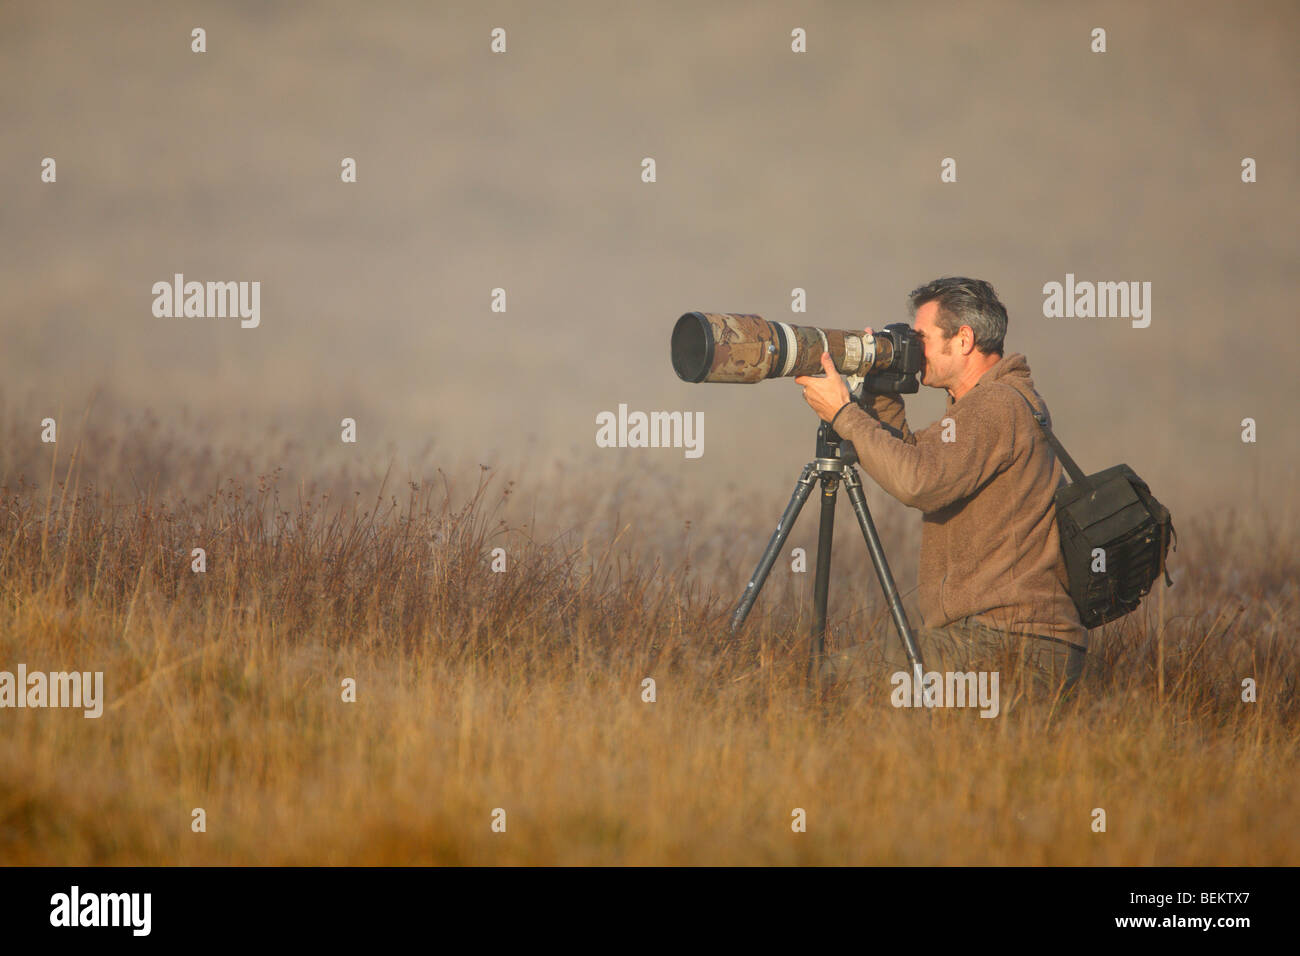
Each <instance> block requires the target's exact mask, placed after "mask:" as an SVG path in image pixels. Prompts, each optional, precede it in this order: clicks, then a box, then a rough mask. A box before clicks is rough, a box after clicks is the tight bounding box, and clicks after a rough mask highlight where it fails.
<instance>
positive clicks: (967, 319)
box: [907, 276, 1007, 355]
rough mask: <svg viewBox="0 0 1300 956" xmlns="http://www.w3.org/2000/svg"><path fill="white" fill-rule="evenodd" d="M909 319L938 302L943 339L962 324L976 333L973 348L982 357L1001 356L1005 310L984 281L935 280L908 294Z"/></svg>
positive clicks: (961, 278)
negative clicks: (926, 305)
mask: <svg viewBox="0 0 1300 956" xmlns="http://www.w3.org/2000/svg"><path fill="white" fill-rule="evenodd" d="M907 298H908V305H909V307H910V310H911V315H912V318H916V310H917V309H919V308H920V307H921V306H923V305H925V304H926V303H927V302H938V303H939V313H938V315H937V316H936V318H935V324H936V325H938V326H939V328H941V329H943V335H944V338H945V339H950V338H952V337H953V336H954V335H956V334H957V330H958V329H960V328H961V327H962V326H963V325H969V326H970V327H971V331H972V332H974V333H975V347H976V348H977V349H979V350H980V351H981V352H983V353H984V354H985V355H992V354H994V353H997V354H998V355H1001V354H1002V340H1003V339H1004V338H1006V335H1007V310H1006V307H1005V306H1004V305H1003V304H1002V303H1001V302H999V301H998V294H997V293H996V292H994V291H993V286H991V285H989V284H988V283H987V282H985V281H984V280H983V279H967V278H966V277H965V276H948V277H947V278H946V279H935V280H934V281H933V282H927V283H926V284H925V285H923V286H919V287H918V288H915V289H913V290H912V291H911V292H909V293H908V296H907Z"/></svg>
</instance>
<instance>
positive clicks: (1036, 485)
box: [795, 277, 1088, 695]
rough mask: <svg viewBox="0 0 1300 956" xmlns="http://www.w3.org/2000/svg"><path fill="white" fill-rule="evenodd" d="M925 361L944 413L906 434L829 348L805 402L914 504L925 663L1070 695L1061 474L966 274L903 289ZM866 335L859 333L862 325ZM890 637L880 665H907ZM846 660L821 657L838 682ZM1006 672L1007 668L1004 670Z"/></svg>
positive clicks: (898, 403)
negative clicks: (847, 375)
mask: <svg viewBox="0 0 1300 956" xmlns="http://www.w3.org/2000/svg"><path fill="white" fill-rule="evenodd" d="M909 298H910V305H911V313H912V315H913V317H914V320H915V324H914V329H915V331H916V333H917V335H918V336H920V337H921V339H922V343H923V348H924V353H925V362H924V368H923V371H922V373H921V384H923V385H928V386H929V387H931V388H942V389H944V390H946V391H947V393H948V403H947V408H946V410H945V412H944V415H943V417H942V418H941V419H940V420H939V421H938V422H935V423H934V424H933V425H930V426H929V427H928V428H925V429H923V430H922V431H919V432H913V431H912V430H911V429H910V428H908V425H907V421H906V419H905V417H904V409H903V403H902V400H901V399H900V398H899V397H898V396H897V395H892V394H888V395H875V396H874V398H873V401H872V404H871V407H870V410H869V411H864V410H863V409H862V408H861V407H860V406H859V405H857V404H856V403H855V402H853V401H851V400H850V397H849V391H848V387H847V385H846V383H845V381H844V380H843V379H842V378H841V377H840V375H839V374H838V372H836V370H835V367H834V365H833V364H832V363H831V360H830V358H829V356H827V355H823V356H822V365H823V367H824V368H825V369H826V374H825V376H817V377H812V376H800V377H798V378H796V379H795V382H796V383H797V384H798V385H800V386H802V387H803V393H804V398H805V399H806V400H807V402H808V404H809V406H811V407H812V409H813V411H815V412H816V413H817V415H818V416H819V417H820V418H821V419H822V420H823V421H828V422H831V423H832V424H833V426H834V428H835V431H836V432H838V433H839V435H840V436H841V437H842V438H844V439H845V440H847V441H851V442H852V443H853V445H854V447H855V449H856V450H857V453H858V458H859V461H860V464H861V467H862V468H863V469H864V470H865V471H866V472H867V473H868V474H869V475H870V476H871V477H872V478H873V479H874V480H875V481H876V483H877V484H879V485H880V487H881V488H883V489H884V490H885V491H887V492H888V493H889V494H890V495H892V496H893V497H895V498H897V499H898V500H899V501H901V502H903V504H905V505H907V506H909V507H912V508H917V509H919V510H920V511H921V512H922V531H921V555H920V571H919V576H918V577H919V586H918V602H919V605H920V610H921V617H922V621H923V623H924V625H925V626H924V627H922V628H920V629H918V631H917V634H916V638H917V643H918V646H919V648H920V651H921V654H922V657H923V659H924V661H925V666H926V669H927V670H940V671H942V670H951V671H966V670H981V669H983V670H990V671H1001V672H1002V673H1003V678H1004V680H1006V679H1007V678H1015V677H1016V676H1017V675H1018V676H1020V677H1021V678H1022V679H1023V678H1028V679H1029V680H1028V681H1026V682H1024V686H1025V687H1026V689H1027V688H1028V687H1029V686H1031V685H1032V686H1033V687H1034V688H1035V689H1036V692H1037V693H1043V692H1046V693H1048V694H1049V695H1050V694H1055V693H1056V692H1057V691H1058V690H1060V691H1068V690H1069V689H1071V688H1072V687H1073V685H1074V683H1075V682H1076V681H1077V680H1078V677H1079V674H1080V672H1081V671H1082V669H1083V663H1084V657H1085V654H1086V651H1087V646H1088V632H1087V630H1085V629H1084V627H1083V625H1082V624H1081V623H1080V621H1079V616H1078V612H1077V611H1076V610H1075V607H1074V603H1073V602H1072V601H1071V599H1070V596H1069V594H1068V592H1067V589H1066V588H1067V577H1066V573H1065V564H1064V561H1063V559H1062V557H1061V550H1060V543H1059V537H1058V533H1057V527H1056V521H1055V513H1054V505H1053V500H1052V496H1053V494H1054V493H1055V492H1056V490H1057V488H1058V486H1059V485H1060V484H1061V482H1062V469H1061V465H1060V464H1059V463H1058V461H1057V459H1056V456H1055V455H1054V454H1053V453H1052V451H1051V449H1050V447H1048V444H1047V442H1046V441H1045V439H1044V437H1043V434H1042V431H1041V429H1040V428H1039V427H1038V425H1037V423H1036V422H1035V421H1034V419H1033V414H1032V412H1031V411H1030V404H1032V405H1033V407H1034V409H1035V410H1037V411H1040V412H1043V413H1047V408H1046V404H1045V403H1044V402H1043V400H1042V398H1040V397H1039V395H1038V393H1037V392H1036V391H1035V390H1034V384H1033V380H1032V379H1031V378H1030V376H1029V365H1028V364H1027V362H1026V361H1025V357H1024V356H1023V355H1021V354H1019V353H1011V354H1010V355H1006V356H1004V355H1003V351H1002V349H1003V338H1004V337H1005V335H1006V330H1007V312H1006V309H1005V308H1004V307H1003V305H1002V303H1001V302H999V301H998V298H997V295H996V293H995V292H994V291H993V287H992V286H991V285H989V284H988V283H987V282H983V281H980V280H977V279H967V278H962V277H952V278H945V279H936V280H935V281H933V282H930V283H928V284H926V285H923V286H921V287H920V288H918V289H915V290H913V291H912V293H911V294H910V296H909ZM867 334H871V330H870V329H867ZM897 643H898V642H896V641H886V642H885V648H884V651H885V661H886V663H887V664H889V665H891V666H896V667H897V668H898V669H903V670H905V669H907V666H908V665H907V660H906V658H905V657H904V656H903V651H902V648H901V647H899V646H897ZM848 659H849V658H848V657H847V656H845V655H841V658H840V659H839V660H838V661H834V660H832V661H831V662H830V665H829V670H830V675H832V676H835V675H838V676H842V674H843V672H844V670H845V669H846V663H847V661H848ZM1008 670H1010V673H1007V672H1008Z"/></svg>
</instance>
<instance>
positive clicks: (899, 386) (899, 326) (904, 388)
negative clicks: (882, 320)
mask: <svg viewBox="0 0 1300 956" xmlns="http://www.w3.org/2000/svg"><path fill="white" fill-rule="evenodd" d="M876 337H877V338H886V339H888V340H889V343H890V359H889V362H888V364H887V365H886V366H884V367H883V368H881V369H879V370H876V369H875V368H873V370H872V371H870V372H868V373H867V374H866V375H864V376H863V378H862V388H863V390H864V391H866V392H872V393H875V394H895V395H897V394H912V393H914V392H917V391H919V390H920V387H921V383H920V381H919V379H918V378H917V375H919V374H920V371H921V369H922V368H924V367H925V347H924V345H923V344H922V342H921V337H920V336H919V335H917V334H916V330H915V329H913V328H912V327H911V326H910V325H908V324H907V323H906V322H891V323H890V324H889V325H886V326H885V327H884V328H883V329H881V330H880V331H879V332H877V333H876Z"/></svg>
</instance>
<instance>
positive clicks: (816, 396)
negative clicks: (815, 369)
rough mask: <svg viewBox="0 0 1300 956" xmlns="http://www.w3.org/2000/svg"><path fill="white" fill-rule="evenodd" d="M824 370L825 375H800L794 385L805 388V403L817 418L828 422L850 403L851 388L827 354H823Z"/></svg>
mask: <svg viewBox="0 0 1300 956" xmlns="http://www.w3.org/2000/svg"><path fill="white" fill-rule="evenodd" d="M822 368H823V369H825V370H826V374H825V375H799V376H796V378H795V380H794V383H795V384H796V385H799V386H801V387H802V388H803V397H804V401H806V402H807V403H808V406H809V407H810V408H811V409H812V410H813V411H814V412H816V413H817V417H818V418H820V419H821V420H822V421H824V422H828V421H830V420H831V419H832V418H834V417H835V413H836V412H838V411H839V410H840V409H841V408H843V407H844V406H845V404H846V403H847V402H848V401H849V387H848V385H847V384H845V382H844V379H842V378H841V377H840V373H839V372H838V371H836V369H835V363H834V362H832V361H831V357H830V355H829V354H827V353H826V352H823V353H822Z"/></svg>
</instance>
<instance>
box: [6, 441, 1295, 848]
mask: <svg viewBox="0 0 1300 956" xmlns="http://www.w3.org/2000/svg"><path fill="white" fill-rule="evenodd" d="M61 444H62V443H61ZM53 454H54V453H53V450H51V455H53ZM173 454H174V455H175V452H173ZM174 463H175V462H174ZM189 464H190V466H192V467H193V468H194V469H195V473H196V474H207V473H210V471H209V469H210V467H211V463H210V462H198V461H191V462H190V463H189ZM184 466H185V462H184V460H181V461H180V464H179V465H177V467H179V468H183V467H184ZM80 473H81V468H80V466H79V465H78V464H77V463H76V461H75V458H73V457H71V453H70V452H68V453H64V454H62V455H61V456H60V457H59V458H58V459H53V458H52V460H51V470H50V474H49V475H48V476H43V477H41V478H38V479H32V478H29V477H27V476H25V475H24V476H19V475H15V474H8V475H6V476H5V481H4V487H3V493H2V494H3V502H2V503H0V588H2V595H3V600H2V601H0V669H4V670H9V671H14V670H15V669H16V666H17V665H18V664H19V663H25V664H26V665H27V667H28V669H29V670H47V671H51V670H63V669H76V670H83V671H86V670H89V671H103V672H104V681H105V698H106V699H105V704H104V713H103V716H102V717H100V718H98V719H86V718H84V717H83V716H82V714H81V712H80V711H73V710H55V709H44V710H41V709H22V710H18V709H13V710H10V709H6V710H4V711H0V721H3V725H4V732H3V734H0V860H3V861H4V862H6V863H14V864H150V863H153V864H158V863H161V864H172V863H181V864H227V863H254V864H257V863H264V864H343V863H357V864H553V863H557V864H707V863H728V864H750V863H754V864H765V863H766V864H796V863H799V864H839V863H865V864H876V863H879V864H936V863H937V864H985V863H986V864H1043V863H1050V864H1138V865H1142V864H1296V863H1300V830H1298V828H1297V816H1296V811H1295V800H1294V782H1295V780H1296V779H1297V774H1298V771H1300V759H1298V758H1297V729H1298V728H1300V719H1298V718H1300V704H1297V701H1296V695H1295V691H1296V686H1295V685H1296V675H1297V672H1300V666H1298V665H1300V653H1298V652H1297V644H1296V633H1297V624H1298V623H1300V592H1298V591H1297V587H1296V583H1295V580H1296V567H1297V562H1296V552H1295V544H1294V541H1295V530H1296V529H1295V528H1294V525H1293V523H1290V521H1277V520H1274V521H1270V522H1264V521H1260V520H1250V519H1246V518H1242V517H1240V516H1235V515H1231V514H1218V515H1216V516H1213V517H1211V516H1199V517H1198V516H1194V515H1176V516H1175V517H1176V520H1178V522H1179V530H1180V543H1179V549H1178V553H1177V554H1176V555H1175V556H1174V564H1175V566H1176V567H1177V569H1178V577H1177V586H1176V587H1174V588H1173V589H1171V590H1169V591H1168V592H1167V596H1166V597H1165V598H1164V599H1163V615H1164V624H1163V627H1162V626H1161V619H1160V613H1161V604H1162V601H1161V600H1158V599H1151V600H1148V602H1147V603H1146V604H1145V605H1144V606H1143V608H1141V609H1140V610H1139V611H1138V612H1137V613H1135V614H1133V615H1131V616H1130V617H1129V618H1127V619H1125V620H1123V621H1121V622H1118V623H1116V624H1114V625H1109V626H1107V627H1106V628H1105V629H1104V630H1102V631H1101V632H1094V638H1095V644H1094V646H1095V651H1096V652H1095V653H1093V654H1092V655H1090V661H1089V668H1088V670H1087V671H1086V673H1085V677H1084V680H1083V684H1082V694H1081V697H1080V699H1079V700H1078V702H1077V703H1076V704H1074V705H1070V706H1066V707H1064V708H1062V707H1053V706H1050V705H1049V704H1047V703H1038V702H1035V703H1031V704H1026V705H1023V706H1015V707H1010V708H1008V707H1007V706H1006V705H1005V704H1004V712H1003V713H1002V714H1000V715H999V716H998V717H997V718H995V719H991V720H989V719H981V718H980V717H979V716H978V715H977V713H976V712H974V711H970V710H967V711H959V710H950V711H923V710H906V709H895V708H893V707H891V706H890V703H889V700H888V693H889V690H890V688H889V686H888V685H887V683H886V682H884V681H883V680H882V681H880V682H878V684H872V685H868V686H866V687H861V688H855V689H853V690H852V691H845V690H843V689H839V690H835V691H832V692H831V693H830V694H828V695H826V696H825V697H824V698H823V699H817V698H815V697H814V695H813V694H812V693H811V692H810V689H809V688H808V687H807V686H805V679H804V666H805V662H806V653H807V650H806V648H807V638H806V629H807V624H808V603H809V601H808V593H809V592H810V591H811V574H803V575H795V574H788V573H787V574H781V573H776V574H774V575H773V578H772V579H771V582H770V583H769V585H768V587H767V589H766V590H765V591H764V593H763V596H762V599H761V600H760V602H759V606H758V608H757V609H756V611H755V613H754V614H753V615H752V616H751V619H750V624H749V626H748V627H747V628H746V630H745V631H744V632H743V633H742V635H741V636H740V637H738V638H736V639H731V638H729V637H728V636H727V628H726V622H727V618H728V616H729V613H730V610H731V607H732V605H733V603H734V599H735V595H736V590H735V589H734V585H735V584H737V583H739V582H743V580H744V578H745V577H746V576H747V575H748V572H749V571H750V570H751V568H752V563H753V561H754V560H755V559H756V557H757V554H758V550H759V548H760V547H761V544H762V542H763V540H765V536H766V534H767V533H768V530H769V529H768V528H767V527H764V528H762V529H760V530H755V532H754V534H753V535H752V536H751V535H748V534H745V535H738V534H737V529H736V522H735V516H734V515H728V514H726V513H724V512H721V511H719V510H718V509H717V508H716V507H711V506H710V504H709V500H708V499H705V498H704V497H703V495H704V494H705V492H704V490H703V489H695V490H691V489H689V488H678V489H673V491H674V493H675V494H679V495H682V496H685V497H686V499H687V501H688V504H687V506H685V507H684V508H683V510H685V511H687V512H689V513H693V514H696V515H700V516H704V517H702V518H701V519H700V520H696V521H692V522H691V526H690V527H689V528H686V529H682V530H681V533H680V534H677V535H676V542H677V543H676V544H673V543H671V540H669V541H668V543H664V540H663V539H661V540H659V541H658V543H656V544H653V546H652V545H649V544H646V543H645V541H641V543H639V544H638V543H636V542H637V541H638V540H641V539H638V537H637V534H636V530H637V528H638V527H647V526H654V525H657V524H658V523H659V522H660V520H661V518H662V509H661V508H660V507H659V506H658V505H657V504H656V503H655V501H654V499H653V497H652V496H651V493H650V491H648V490H647V491H646V492H645V493H644V494H645V496H644V497H638V493H637V490H636V485H635V484H632V485H624V486H622V490H621V491H620V493H619V495H618V500H617V502H616V503H615V502H612V501H610V500H606V499H600V500H593V499H592V498H591V497H590V496H588V495H584V493H583V490H584V489H583V486H575V485H574V484H573V483H571V482H565V481H559V480H557V479H555V478H554V477H542V478H537V479H536V481H537V482H539V483H541V486H540V487H538V488H535V489H531V491H535V492H536V493H537V494H538V495H539V496H541V497H542V498H543V499H545V500H547V501H548V503H549V507H548V510H547V513H548V514H553V515H572V516H582V517H575V518H574V520H573V523H572V524H571V525H569V526H568V527H563V526H562V524H563V522H559V523H556V524H554V526H553V527H549V529H547V528H543V527H541V526H539V524H538V522H537V521H536V520H532V519H527V518H525V519H524V520H517V519H516V518H514V517H512V516H513V515H514V514H515V513H516V512H518V511H520V509H518V508H516V507H515V504H516V503H517V502H518V499H519V495H520V492H521V491H525V490H530V489H527V488H526V487H525V485H526V482H524V483H521V484H515V483H513V482H512V481H511V480H510V479H509V478H508V477H506V476H503V475H497V474H496V473H495V472H493V471H491V470H484V469H481V468H479V467H477V466H470V467H468V468H462V469H457V470H456V471H454V472H453V473H451V474H443V475H438V474H435V475H434V476H433V480H431V481H425V482H424V483H420V482H418V481H410V480H408V481H406V482H405V484H404V485H403V486H402V487H400V488H398V487H396V484H397V482H396V480H395V479H394V478H392V477H391V476H390V478H389V480H388V483H387V484H386V485H383V486H382V488H381V487H379V486H378V485H375V486H372V487H370V488H368V489H367V490H366V491H365V492H364V493H363V492H362V491H359V490H358V491H355V492H354V493H353V494H352V495H350V496H347V500H344V501H340V500H338V498H337V497H335V496H331V495H330V493H328V492H312V491H311V490H310V489H309V488H307V487H306V486H303V487H299V488H290V489H287V490H286V489H285V488H283V487H281V486H282V485H283V484H284V481H283V479H282V478H280V476H277V475H276V474H275V473H272V474H269V475H266V476H264V477H263V478H262V479H261V480H260V481H259V482H258V483H257V485H256V486H255V487H241V486H240V485H239V483H238V482H235V481H232V480H227V481H225V482H222V483H220V484H216V485H215V486H214V487H213V489H212V490H211V491H210V492H209V493H207V494H206V495H203V496H201V497H200V498H199V499H198V500H182V499H181V497H180V496H173V497H170V498H162V497H158V496H156V495H154V494H152V493H150V491H149V490H148V489H141V490H140V491H139V492H132V493H130V494H128V495H125V496H121V495H120V494H118V493H117V492H113V491H108V490H105V489H102V488H96V487H93V486H89V485H88V483H86V482H85V481H84V480H83V479H82V478H80V477H79V475H80ZM691 495H695V496H696V497H697V498H698V499H699V500H698V501H697V502H693V501H692V500H691V499H690V496H691ZM615 507H616V508H617V515H614V514H613V510H614V509H615ZM524 510H527V509H524ZM606 511H610V513H609V514H605V512H606ZM846 513H847V508H846ZM767 517H768V516H767V515H764V516H763V520H762V521H761V522H760V523H761V524H762V525H764V526H766V525H767V523H768V522H767ZM597 519H600V520H597ZM605 519H608V520H605ZM805 520H806V521H807V522H808V523H809V524H810V525H815V522H814V521H813V520H812V519H811V518H809V517H806V518H805ZM912 520H913V521H914V518H913V519H912ZM845 527H851V522H847V519H846V524H845ZM602 529H604V532H602ZM605 532H607V533H605ZM915 532H916V526H915V524H914V523H913V524H909V525H906V526H903V527H900V528H895V527H893V526H885V525H882V534H884V535H885V536H886V537H887V538H889V537H892V536H894V535H895V534H897V535H898V536H900V537H901V536H905V535H907V534H911V535H913V536H914V535H915ZM842 536H843V538H844V546H845V547H846V548H847V546H848V545H849V544H850V543H851V541H852V537H851V536H849V535H848V534H846V533H844V532H842ZM670 538H671V536H670ZM742 539H743V540H742ZM629 541H631V542H634V543H633V544H628V543H627V542H629ZM859 545H860V542H859ZM195 547H201V548H203V549H205V552H206V556H207V569H206V571H205V572H204V573H201V574H200V573H195V572H194V571H192V570H191V549H192V548H195ZM497 547H501V548H503V549H504V554H505V560H506V570H505V571H503V572H494V571H492V570H491V563H492V560H493V554H492V549H493V548H497ZM733 552H734V554H733ZM845 553H846V554H847V553H848V552H847V550H846V552H845ZM728 555H731V557H727V556H728ZM701 556H703V558H702V557H701ZM843 561H844V563H847V561H848V559H847V558H845V559H843ZM810 564H811V562H810ZM899 564H900V570H904V569H903V562H901V561H900V562H899ZM837 566H840V565H838V564H837ZM778 567H781V565H778ZM810 570H811V569H810ZM837 573H847V572H837ZM912 573H913V569H912V568H910V567H907V568H906V569H905V570H904V574H903V576H904V577H910V576H911V575H912ZM860 577H863V578H864V579H865V578H866V577H869V574H868V572H867V571H866V568H865V566H863V574H862V575H860ZM869 583H870V582H869V581H868V582H867V583H862V582H858V584H857V585H855V588H854V589H852V590H851V592H850V594H849V598H848V599H847V600H846V599H843V598H840V599H839V600H838V602H837V603H833V605H832V611H833V615H832V616H833V618H834V620H833V622H832V634H831V641H832V643H833V644H834V643H835V642H841V643H842V642H845V641H848V640H850V639H852V637H851V635H854V634H859V633H861V631H862V630H863V629H864V628H865V629H867V630H868V631H870V632H873V633H875V634H876V635H877V638H878V639H894V638H892V635H891V633H890V632H889V631H888V630H887V627H886V620H885V615H884V612H883V608H882V607H881V602H880V599H879V595H878V594H877V593H873V589H872V587H869V586H868V584H869ZM837 608H838V610H837ZM647 677H651V678H653V679H654V680H655V682H656V699H655V700H654V702H646V701H644V700H643V699H642V681H643V680H644V679H645V678H647ZM1246 677H1253V678H1254V679H1255V680H1256V682H1257V684H1258V701H1257V702H1255V703H1244V702H1243V701H1242V699H1241V697H1242V689H1241V682H1242V679H1243V678H1246ZM345 678H352V679H354V680H355V682H356V683H355V686H356V695H355V696H356V700H355V702H345V701H344V699H343V696H344V695H343V692H342V686H343V681H344V679H345ZM1006 693H1007V691H1006V689H1005V688H1004V690H1003V694H1004V699H1005V696H1006ZM195 808H202V809H203V810H204V812H205V815H206V830H205V831H204V832H194V831H193V830H192V820H193V816H192V813H193V811H194V809H195ZM795 808H801V809H803V810H804V811H805V814H806V832H794V831H793V830H792V825H791V824H792V819H793V817H792V813H793V812H794V810H795ZM1094 808H1102V809H1104V810H1105V813H1106V830H1105V832H1094V830H1093V827H1092V824H1093V810H1094ZM498 809H500V810H503V811H505V831H504V832H494V830H493V829H492V822H493V813H494V811H496V810H498Z"/></svg>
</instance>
